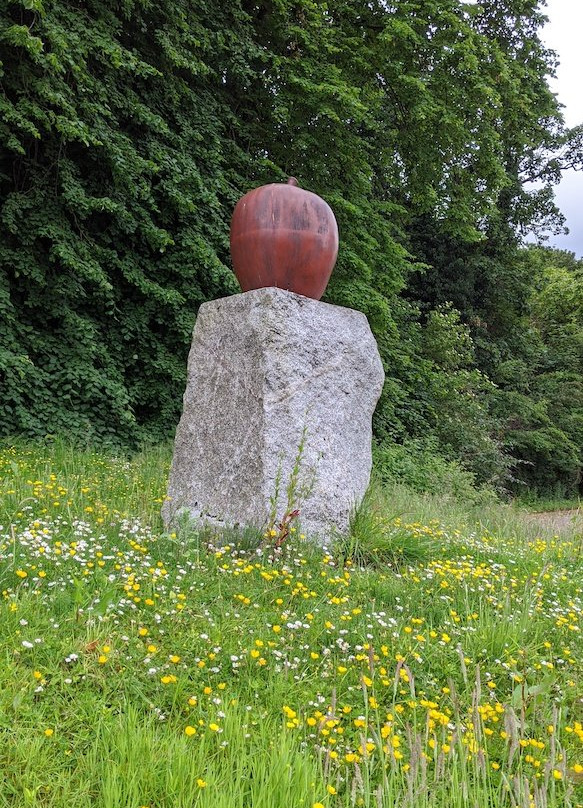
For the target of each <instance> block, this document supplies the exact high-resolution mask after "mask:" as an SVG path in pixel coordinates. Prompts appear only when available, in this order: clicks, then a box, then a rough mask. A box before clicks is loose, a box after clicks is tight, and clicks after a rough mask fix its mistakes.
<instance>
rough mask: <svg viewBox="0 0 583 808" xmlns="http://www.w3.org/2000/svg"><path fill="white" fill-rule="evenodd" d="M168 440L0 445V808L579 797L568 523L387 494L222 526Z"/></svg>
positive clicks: (575, 598) (570, 801)
mask: <svg viewBox="0 0 583 808" xmlns="http://www.w3.org/2000/svg"><path fill="white" fill-rule="evenodd" d="M168 456H169V453H168V452H165V451H161V450H156V451H154V450H152V452H149V453H146V454H145V455H143V456H141V457H138V458H136V459H135V460H133V461H125V460H122V459H112V458H108V457H106V456H103V455H99V454H96V453H91V452H85V453H82V452H73V451H72V450H68V449H67V448H66V447H64V446H62V445H58V446H56V447H52V448H50V447H49V448H45V447H41V446H30V445H29V446H25V445H22V446H16V447H5V448H4V449H3V450H1V451H0V502H1V508H2V511H1V516H0V525H1V528H0V592H1V595H2V597H1V600H0V626H1V629H0V653H1V654H2V659H3V660H4V662H3V665H2V666H1V667H0V757H1V760H2V767H1V768H0V806H10V808H12V806H19V807H20V806H23V805H30V806H39V808H40V806H42V807H43V808H45V807H46V808H49V806H50V807H51V808H62V807H64V806H70V805H74V806H76V808H77V806H81V807H82V808H83V807H84V806H87V808H89V806H98V807H99V808H119V806H128V807H129V806H136V808H140V806H148V808H170V806H172V808H176V806H180V808H186V806H201V808H207V807H210V806H213V808H215V807H217V808H227V807H228V808H233V807H235V808H236V807H237V806H240V808H246V807H247V806H254V807H255V808H280V807H281V808H284V806H285V808H288V806H290V807H293V808H314V806H324V808H335V807H336V806H338V807H339V808H340V806H342V807H343V808H348V806H366V808H372V807H373V806H374V807H375V808H378V806H383V807H384V806H386V807H387V808H388V807H389V806H393V805H397V804H398V805H400V806H406V807H407V808H413V806H415V808H417V806H421V808H443V807H444V806H453V807H454V808H458V806H459V808H461V807H462V806H467V805H470V806H474V805H476V806H480V808H485V807H486V806H492V808H494V806H496V808H499V807H500V806H502V807H503V806H508V807H509V808H510V806H513V808H514V806H520V808H531V806H533V808H543V806H545V808H547V807H550V808H559V806H561V807H563V806H567V807H568V806H571V808H575V806H581V805H583V794H582V793H581V790H582V779H583V751H582V750H583V706H582V703H581V686H580V683H581V667H582V662H581V660H582V659H583V647H582V646H583V643H582V641H581V629H582V622H583V621H582V613H583V600H582V595H583V584H582V583H581V580H582V572H583V559H582V546H581V537H580V536H579V537H577V536H576V535H570V536H568V535H565V536H562V537H560V538H559V537H554V536H553V535H552V534H547V535H537V534H536V533H535V532H533V527H532V525H529V526H528V528H526V527H525V528H524V529H522V528H521V527H520V526H519V522H518V521H516V517H514V520H515V521H514V522H512V521H511V519H510V517H509V516H508V513H507V512H504V514H503V516H500V513H498V517H497V518H498V521H497V520H496V518H495V516H496V514H494V511H491V512H490V514H489V518H488V520H487V521H484V523H483V524H482V525H480V523H479V521H478V520H476V518H474V517H472V515H471V514H468V513H465V514H463V515H462V514H461V509H460V508H459V506H456V507H457V510H456V508H454V507H453V506H451V507H449V506H448V507H447V509H446V506H444V507H443V514H444V517H443V518H442V519H441V520H440V519H439V518H433V517H434V515H435V513H434V514H433V516H432V518H426V519H417V518H416V516H415V514H414V513H411V512H405V510H404V508H403V503H404V502H405V500H404V498H403V492H402V491H394V492H389V493H388V494H387V493H386V492H385V493H384V494H383V493H382V492H381V493H379V494H378V496H377V499H376V501H375V503H374V504H373V505H371V506H370V508H371V512H370V513H369V515H368V517H367V518H365V517H364V516H363V517H362V522H361V526H360V531H361V532H360V535H359V536H355V537H353V541H352V542H348V543H345V544H344V546H343V547H331V548H329V549H328V550H326V551H323V552H320V551H318V550H316V549H314V548H313V547H312V546H311V545H310V544H309V542H306V541H301V540H300V539H299V536H297V535H296V534H292V535H293V536H295V537H294V538H292V536H291V535H290V541H289V542H286V543H285V545H284V546H283V547H282V548H281V552H280V553H278V554H277V555H276V556H275V557H274V556H273V554H270V553H269V550H268V548H265V547H263V548H260V549H259V550H253V549H252V548H248V549H242V548H240V547H236V546H234V545H233V544H231V545H228V544H227V545H225V546H222V547H216V548H212V547H208V546H206V545H205V544H204V543H203V542H202V541H201V540H200V537H199V536H198V535H197V534H195V533H194V534H193V533H192V532H191V533H188V532H185V533H184V535H183V534H182V533H179V534H178V535H175V534H171V535H167V534H164V532H163V530H162V527H161V523H160V520H159V515H158V512H159V508H160V504H161V500H162V498H163V491H164V485H165V477H166V473H167V467H168ZM416 507H417V508H418V510H419V512H424V513H425V515H428V511H427V509H428V507H429V506H428V503H427V501H423V502H422V501H421V500H418V501H416V500H414V499H411V497H409V499H408V501H407V502H406V508H407V509H408V511H414V510H415V508H416ZM422 509H424V510H423V511H422ZM399 514H400V515H399ZM500 525H502V527H500ZM375 536H377V537H378V541H379V546H380V547H381V550H382V552H380V551H379V552H378V553H376V554H375V552H374V549H375V547H374V545H375Z"/></svg>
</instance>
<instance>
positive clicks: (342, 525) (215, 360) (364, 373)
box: [163, 287, 384, 542]
mask: <svg viewBox="0 0 583 808" xmlns="http://www.w3.org/2000/svg"><path fill="white" fill-rule="evenodd" d="M383 380H384V373H383V369H382V364H381V360H380V357H379V353H378V349H377V345H376V342H375V340H374V337H373V335H372V333H371V331H370V327H369V325H368V322H367V320H366V317H365V316H364V314H362V313H361V312H357V311H354V310H352V309H346V308H341V307H339V306H331V305H330V304H328V303H321V302H319V301H316V300H312V299H310V298H307V297H303V296H301V295H297V294H294V293H292V292H287V291H284V290H282V289H277V288H274V287H268V288H264V289H257V290H255V291H250V292H246V293H244V294H239V295H233V296H232V297H228V298H223V299H220V300H214V301H211V302H210V303H205V304H203V305H202V306H201V307H200V310H199V314H198V319H197V322H196V326H195V329H194V336H193V342H192V348H191V351H190V356H189V361H188V382H187V387H186V392H185V395H184V408H183V414H182V418H181V420H180V423H179V425H178V429H177V433H176V443H175V449H174V458H173V462H172V468H171V472H170V481H169V488H168V495H169V500H168V501H167V502H166V503H165V505H164V508H163V517H164V521H165V523H166V524H167V525H170V524H171V523H172V522H173V521H175V520H176V519H177V518H178V517H179V515H180V514H183V513H184V512H185V511H186V512H188V514H189V515H190V517H191V518H192V519H193V520H194V521H195V522H198V523H202V524H204V523H211V524H215V525H225V526H233V525H240V526H243V525H245V526H247V525H252V526H255V527H257V528H263V527H265V526H266V525H267V523H268V521H269V519H270V515H271V514H273V512H274V510H275V511H276V513H277V516H278V518H281V517H282V516H283V515H284V513H285V511H286V510H287V509H288V506H289V504H290V503H289V501H288V500H289V497H288V493H289V492H288V490H287V489H288V486H289V483H290V481H293V482H294V486H295V487H294V491H292V492H291V493H292V499H293V496H298V497H299V498H300V499H301V500H302V501H299V502H298V504H299V508H300V514H299V517H298V519H299V523H300V525H301V527H302V530H303V531H304V532H305V533H306V535H307V536H308V538H313V539H316V540H319V541H320V542H325V541H326V540H327V539H328V538H329V537H331V536H332V535H334V534H336V533H340V534H342V533H345V532H346V531H347V529H348V525H349V518H350V513H351V510H352V509H353V508H354V507H355V506H356V505H357V504H358V503H359V502H360V500H361V499H362V497H363V495H364V492H365V490H366V488H367V486H368V483H369V478H370V471H371V465H372V457H371V442H372V428H371V419H372V414H373V411H374V408H375V405H376V402H377V400H378V398H379V396H380V393H381V389H382V385H383ZM294 475H295V477H294ZM276 492H278V501H277V502H274V497H275V495H276ZM292 504H293V503H292ZM274 506H275V507H274Z"/></svg>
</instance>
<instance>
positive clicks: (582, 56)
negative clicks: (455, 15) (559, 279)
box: [542, 0, 583, 258]
mask: <svg viewBox="0 0 583 808" xmlns="http://www.w3.org/2000/svg"><path fill="white" fill-rule="evenodd" d="M545 13H546V16H547V17H548V18H549V22H548V23H547V25H546V26H545V28H544V30H543V32H542V39H543V42H544V43H545V44H546V45H547V46H548V47H549V48H552V49H553V50H554V51H556V53H557V55H558V57H559V67H558V69H557V78H556V79H554V80H553V81H552V82H551V88H552V90H553V92H554V93H556V94H557V95H558V98H559V101H560V102H561V103H562V104H563V106H564V109H563V114H564V116H565V121H566V123H567V126H576V125H577V124H580V123H583V88H582V83H583V42H582V40H581V33H582V31H583V0H547V4H546V10H545ZM555 193H556V199H557V204H558V207H559V208H560V209H561V211H562V212H563V214H564V215H565V216H566V218H567V227H568V228H569V231H570V232H569V235H567V236H551V237H550V239H549V243H550V244H552V245H553V246H555V247H560V248H561V249H563V250H570V251H571V252H574V253H575V254H576V255H577V256H578V257H579V258H581V257H583V204H582V203H583V172H582V171H568V172H565V174H564V175H563V180H562V182H561V184H560V185H559V186H558V187H557V188H556V191H555Z"/></svg>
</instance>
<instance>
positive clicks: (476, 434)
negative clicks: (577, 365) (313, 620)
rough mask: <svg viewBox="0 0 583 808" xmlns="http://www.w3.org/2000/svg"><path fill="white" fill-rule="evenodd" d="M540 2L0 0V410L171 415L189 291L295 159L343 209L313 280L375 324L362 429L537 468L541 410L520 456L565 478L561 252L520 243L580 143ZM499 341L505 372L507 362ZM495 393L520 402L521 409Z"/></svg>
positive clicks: (105, 437) (473, 458)
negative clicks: (513, 376)
mask: <svg viewBox="0 0 583 808" xmlns="http://www.w3.org/2000/svg"><path fill="white" fill-rule="evenodd" d="M542 21H543V18H542V16H541V13H540V3H539V2H537V0H482V2H481V3H480V4H479V5H475V4H464V3H462V2H459V0H393V2H386V0H371V1H370V2H368V3H362V2H357V1H356V0H339V1H338V2H337V3H334V4H327V3H324V2H320V0H225V2H224V3H221V4H219V5H218V6H216V7H214V6H213V8H212V9H211V8H210V7H209V5H208V2H206V0H186V1H185V2H178V0H161V2H159V3H156V4H152V3H150V2H149V0H123V1H122V2H121V3H113V2H111V0H86V1H85V2H82V3H69V2H64V1H63V0H10V2H8V3H7V4H6V5H5V6H3V8H2V10H1V11H0V90H1V92H0V234H1V237H0V315H1V319H0V374H1V378H2V381H3V388H4V395H3V397H2V400H1V401H0V433H3V434H12V433H24V434H28V435H44V434H46V433H52V432H68V433H69V434H72V435H75V436H77V437H80V438H87V439H97V440H101V441H113V442H121V443H125V444H128V445H132V444H136V443H137V442H139V441H140V440H143V439H150V440H152V439H158V438H160V437H162V436H165V435H167V434H170V433H171V431H172V429H173V427H174V425H175V423H176V420H177V418H178V415H179V409H180V402H181V394H180V391H181V390H182V388H183V385H184V375H185V365H186V354H187V351H188V346H189V343H190V335H191V331H192V326H193V323H194V319H195V316H196V312H197V309H198V306H199V305H200V304H201V303H202V302H204V301H205V300H209V299H212V298H216V297H220V296H223V295H228V294H232V293H234V292H236V291H237V284H236V281H235V280H234V276H233V274H232V272H231V270H230V259H229V253H228V229H229V219H230V215H231V211H232V209H233V207H234V204H235V202H236V200H237V199H238V198H239V197H240V196H241V195H242V194H243V193H244V192H246V191H247V190H249V189H250V188H251V187H254V186H256V185H259V184H262V183H264V182H273V181H278V180H283V179H285V178H286V176H287V175H288V174H293V175H294V176H296V177H298V179H299V180H300V184H301V185H303V186H304V187H307V188H309V189H310V190H313V191H315V192H317V193H320V194H321V195H322V196H324V197H325V198H326V200H327V201H328V202H329V203H330V204H331V206H332V207H333V209H334V211H335V213H336V215H337V218H338V222H339V226H340V232H341V252H340V255H339V260H338V264H337V268H336V269H335V272H334V274H333V277H332V281H331V284H330V287H329V290H328V292H327V297H326V299H327V300H329V301H330V302H333V303H337V304H340V305H347V306H352V307H355V308H358V309H360V310H361V311H363V312H365V313H366V315H367V317H368V318H369V322H370V323H371V326H372V328H373V331H374V333H375V335H376V337H377V340H378V343H379V346H380V350H381V355H382V358H383V362H384V365H385V370H386V373H387V382H386V385H385V389H384V391H383V395H382V398H381V402H380V404H379V407H378V409H377V413H376V416H375V434H376V438H377V441H378V443H379V445H381V446H382V445H386V446H389V444H391V443H393V442H395V441H397V442H399V443H406V442H407V441H409V440H417V441H419V440H429V441H430V442H431V445H432V446H436V447H438V448H437V450H438V451H439V452H441V453H442V454H443V456H444V457H446V458H449V459H450V460H452V461H454V460H455V461H456V462H461V463H462V464H463V465H464V466H465V468H467V469H469V471H470V472H471V473H472V474H474V476H475V478H476V479H477V480H479V481H482V482H491V483H494V484H496V485H498V486H503V485H505V484H507V482H508V479H509V469H510V468H511V467H512V462H513V461H512V458H514V460H515V461H520V463H519V466H521V465H522V466H524V467H525V468H526V464H527V463H531V462H533V463H534V464H535V466H533V467H532V468H534V467H536V468H538V467H539V466H540V464H541V463H543V464H545V465H546V466H547V467H548V459H546V460H544V461H543V460H541V461H539V460H536V459H535V460H532V458H533V457H534V454H533V453H532V452H531V453H530V454H529V453H528V451H527V449H526V448H525V446H526V445H527V443H528V435H531V433H532V434H534V433H535V432H537V433H540V430H543V432H544V430H547V431H546V432H544V435H543V436H542V437H541V441H542V442H543V443H544V442H545V441H547V443H548V446H549V447H550V448H549V452H550V456H552V454H553V446H555V445H556V447H557V452H558V453H559V454H560V455H561V458H563V459H562V460H560V461H559V460H557V463H559V465H560V467H561V469H563V470H564V471H559V466H557V470H556V471H553V472H550V473H549V475H547V476H548V479H547V478H545V479H544V480H543V481H542V482H541V481H535V480H534V478H531V479H530V480H526V481H527V482H530V483H532V484H535V483H536V485H539V483H540V485H541V486H542V487H544V486H547V487H548V485H551V484H554V482H557V480H559V479H560V480H563V481H564V479H566V477H568V479H569V480H570V481H571V482H570V483H569V484H570V485H571V486H572V484H573V480H575V478H576V474H575V472H574V465H573V462H574V460H573V458H574V454H573V452H572V451H571V449H572V444H573V442H574V441H575V440H576V439H577V435H578V434H579V433H578V432H577V429H578V428H579V427H578V426H577V424H579V421H578V416H577V415H576V414H575V409H576V408H574V407H573V406H571V403H570V402H569V401H568V400H566V399H565V398H564V397H563V398H562V399H561V396H560V395H559V390H560V386H561V383H562V382H561V381H560V380H561V379H563V376H561V374H564V373H569V372H571V371H570V370H568V369H567V368H566V367H565V364H569V363H566V362H565V361H564V360H563V359H562V358H561V357H565V356H566V355H567V354H568V355H569V356H573V355H574V354H575V353H576V352H577V344H578V343H577V340H578V339H580V330H578V326H577V325H574V324H573V321H572V316H574V315H572V314H569V315H568V317H569V318H571V319H568V322H567V321H564V320H562V319H561V317H564V316H566V315H564V313H563V314H562V313H560V309H559V307H558V301H559V299H562V296H563V295H567V296H568V295H576V290H573V288H572V286H573V284H575V286H576V284H577V283H578V276H577V277H575V278H574V279H573V275H572V274H569V273H571V269H568V268H565V267H563V265H562V264H561V265H559V266H557V267H555V269H554V270H552V271H551V269H548V267H547V269H545V270H544V271H543V270H542V269H541V270H540V272H537V273H535V274H536V277H537V278H538V280H537V283H538V285H537V286H536V287H534V286H533V283H532V277H533V273H532V271H531V267H530V264H529V262H530V261H532V260H535V254H534V253H529V254H528V258H527V259H525V258H524V256H523V255H522V254H521V253H520V251H519V249H518V245H519V237H520V233H521V231H524V230H526V229H528V228H532V227H534V226H542V225H545V226H546V225H548V223H549V222H551V223H552V224H553V226H557V227H559V226H560V222H561V219H560V214H558V212H557V211H556V209H555V208H554V206H553V202H552V192H551V188H552V184H553V183H554V182H556V180H557V177H558V175H559V172H560V169H561V167H562V165H576V164H577V160H578V159H579V156H578V155H579V152H578V149H579V141H580V132H579V131H578V130H573V131H572V132H570V133H568V132H565V131H564V129H563V125H562V119H561V115H560V111H559V108H558V105H557V102H556V99H555V98H554V96H553V95H552V93H551V92H550V90H549V87H548V84H547V79H548V77H549V76H550V75H552V72H553V70H554V56H553V54H552V53H550V52H549V51H547V50H546V49H545V48H544V47H543V45H542V43H541V41H540V39H539V36H538V34H539V30H540V26H541V24H542ZM533 180H537V182H538V187H537V189H536V190H533V189H532V188H533V186H531V185H529V184H528V183H531V182H532V181H533ZM537 255H538V254H537ZM536 260H537V261H538V262H539V264H541V262H542V263H544V264H545V266H547V265H548V261H547V259H546V258H545V259H544V261H543V260H542V259H541V258H540V255H538V257H537V258H536ZM565 273H567V274H566V275H565ZM553 301H554V302H553ZM569 311H571V310H569ZM543 312H544V313H545V315H544V316H543ZM550 312H555V313H556V316H555V314H553V315H552V316H551V315H550ZM545 317H546V320H545ZM543 320H544V323H543ZM529 329H530V331H529ZM531 332H532V334H533V337H532V339H531V338H530V336H529V334H530V333H531ZM533 356H534V357H535V359H534V360H533ZM553 357H554V358H553ZM531 361H535V363H539V364H540V363H542V364H543V365H545V368H546V370H545V371H544V372H543V371H542V370H540V372H539V370H538V369H537V370H536V372H535V376H536V379H537V382H536V384H534V382H533V377H532V374H533V371H532V368H531V365H530V363H531ZM513 362H514V363H515V367H517V368H518V367H520V368H521V369H522V370H521V373H519V374H518V376H519V377H520V379H521V380H520V381H516V383H515V382H514V381H512V380H510V381H508V382H503V381H501V378H502V376H503V375H504V373H506V374H507V375H508V369H509V368H510V367H512V363H513ZM509 363H510V364H509ZM545 363H546V364H545ZM553 363H554V364H553ZM561 363H562V364H561ZM539 364H536V367H537V368H539ZM541 367H542V365H541ZM501 374H502V376H501ZM553 374H554V375H553ZM557 374H558V375H557ZM521 385H522V387H521ZM513 395H517V396H525V397H526V398H527V399H528V402H529V405H530V404H532V406H533V407H534V410H533V414H532V419H531V421H529V423H528V425H525V428H524V429H523V430H521V429H519V428H518V427H516V428H514V426H513V423H514V422H513V421H512V417H511V416H510V415H509V413H510V412H511V411H512V407H513V406H514V405H511V404H510V403H509V402H511V399H512V396H513ZM505 396H506V399H505V398H504V397H505ZM544 402H547V405H546V411H545V412H546V413H547V414H546V415H545V414H544V413H543V410H545V405H544ZM561 402H562V403H561ZM577 406H578V405H577ZM527 409H528V408H523V411H524V412H526V411H527ZM559 412H561V413H562V414H561V416H560V418H559V415H558V413H559ZM549 413H550V414H549ZM537 419H538V420H537ZM545 419H547V420H545ZM548 419H550V420H548ZM557 419H559V420H560V423H559V420H557ZM553 429H558V430H559V431H560V432H561V435H565V436H567V437H566V440H567V443H564V441H563V438H562V437H561V438H560V439H559V438H558V437H557V435H556V434H555V433H554V432H552V430H553ZM549 430H551V431H550V432H549ZM523 432H524V433H527V434H526V436H525V435H522V437H521V434H522V433H523ZM519 433H520V434H519ZM541 435H542V433H541ZM545 436H546V437H545ZM531 437H532V435H531ZM543 438H544V440H543ZM547 439H548V440H547ZM539 442H540V441H539ZM567 444H568V446H567ZM545 445H546V444H545ZM569 447H571V448H569ZM533 451H534V450H533ZM545 451H546V450H545ZM541 452H542V450H541ZM547 454H548V453H547ZM543 455H544V452H542V454H541V453H539V455H537V457H539V456H540V457H541V458H542V457H543ZM544 456H545V457H546V455H544ZM557 456H558V455H557ZM551 465H552V464H551ZM529 468H530V466H529ZM515 473H517V472H516V471H515ZM565 475H566V477H565ZM537 480H538V478H537Z"/></svg>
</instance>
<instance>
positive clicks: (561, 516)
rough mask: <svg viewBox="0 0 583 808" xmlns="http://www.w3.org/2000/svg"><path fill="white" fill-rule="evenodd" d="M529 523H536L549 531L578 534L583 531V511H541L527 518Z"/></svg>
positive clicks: (577, 509)
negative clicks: (575, 532) (574, 532)
mask: <svg viewBox="0 0 583 808" xmlns="http://www.w3.org/2000/svg"><path fill="white" fill-rule="evenodd" d="M525 518H526V519H527V521H529V522H534V523H536V524H538V525H540V526H541V527H544V528H546V529H547V530H554V531H556V532H557V533H562V532H563V531H567V530H568V531H572V530H573V529H574V530H575V531H577V532H579V531H583V510H582V509H581V508H574V509H573V510H568V511H541V512H540V513H529V514H528V515H526V517H525Z"/></svg>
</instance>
